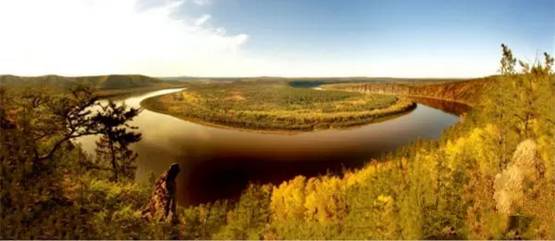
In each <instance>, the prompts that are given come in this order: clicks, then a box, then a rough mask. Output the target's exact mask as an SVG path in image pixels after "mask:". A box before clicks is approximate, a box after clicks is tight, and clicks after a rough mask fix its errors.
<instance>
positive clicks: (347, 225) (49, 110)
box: [0, 45, 555, 239]
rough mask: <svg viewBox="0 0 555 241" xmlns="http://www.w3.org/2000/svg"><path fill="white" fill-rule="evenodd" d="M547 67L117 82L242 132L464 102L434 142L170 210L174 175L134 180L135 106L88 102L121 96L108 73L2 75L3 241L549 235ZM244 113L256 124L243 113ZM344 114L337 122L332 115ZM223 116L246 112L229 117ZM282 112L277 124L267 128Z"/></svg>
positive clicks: (554, 79)
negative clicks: (417, 102) (297, 80)
mask: <svg viewBox="0 0 555 241" xmlns="http://www.w3.org/2000/svg"><path fill="white" fill-rule="evenodd" d="M543 57H544V58H543V59H542V60H538V61H536V62H533V63H526V62H519V63H518V64H517V60H516V58H515V57H514V56H513V54H512V51H511V50H510V49H509V48H508V47H506V46H505V45H503V46H502V57H501V61H500V68H499V69H500V74H499V75H498V76H492V77H487V78H483V79H477V80H469V81H460V80H457V81H445V82H440V83H428V84H425V85H420V84H406V83H404V84H400V83H397V84H395V85H393V84H392V85H390V84H384V83H373V82H371V81H369V82H368V83H361V82H360V81H358V80H357V81H356V82H353V83H341V84H337V83H335V84H337V85H335V84H332V85H330V86H328V87H326V86H325V85H324V86H322V87H323V88H324V89H326V88H330V89H328V90H313V89H299V88H295V89H292V88H291V87H289V86H287V85H284V84H283V83H281V82H280V83H255V82H252V83H250V82H248V81H243V82H233V83H231V84H230V83H209V84H199V83H187V84H186V85H183V83H171V84H170V83H167V82H162V81H160V80H154V78H152V79H153V80H150V79H151V78H149V77H140V79H146V80H145V81H138V82H137V81H136V78H138V77H125V76H120V77H117V79H118V81H115V82H117V83H121V82H123V83H134V84H133V85H134V86H137V87H140V88H136V89H135V90H140V89H141V88H144V87H148V88H159V87H160V86H173V87H176V86H180V87H182V86H186V88H188V89H187V91H184V92H180V93H178V94H171V95H167V96H162V97H159V98H154V99H150V100H147V101H146V102H145V103H144V104H145V106H146V107H147V108H154V109H160V111H162V112H166V113H170V112H171V113H172V114H173V113H177V114H176V115H178V116H180V115H183V116H184V117H186V118H192V119H196V118H198V120H201V121H208V122H212V123H216V124H223V125H229V126H233V127H247V128H253V127H252V124H244V123H254V120H257V121H260V123H262V126H254V129H257V128H268V127H270V128H274V127H275V128H276V129H289V128H288V127H287V125H288V124H297V123H302V124H299V125H293V126H294V127H295V128H293V129H301V130H304V129H307V130H312V129H319V128H332V127H335V126H339V127H342V126H345V125H351V123H354V124H362V123H369V122H372V121H373V120H374V118H375V115H373V114H375V113H376V112H373V111H378V112H381V111H382V110H384V109H386V110H387V109H388V108H391V107H395V108H394V110H399V109H401V110H402V111H405V109H404V108H406V106H410V105H411V103H412V102H411V101H406V97H409V96H419V97H430V98H447V99H450V100H453V101H458V102H461V103H466V104H468V105H470V106H472V109H471V110H470V111H469V112H467V113H465V114H464V117H463V118H462V121H460V122H458V123H457V124H456V125H454V126H452V127H450V128H449V129H447V130H446V131H445V132H444V134H443V135H442V136H441V138H440V139H438V140H419V141H415V142H414V143H413V144H411V145H408V146H405V147H402V148H400V149H398V150H396V151H394V152H391V153H388V154H387V155H384V156H383V157H382V158H379V159H372V160H368V163H367V164H366V165H365V166H364V167H362V168H359V169H352V170H345V171H344V172H343V173H342V174H340V175H335V174H328V175H320V176H313V177H306V176H298V177H296V178H293V179H291V180H287V181H284V182H283V183H281V184H277V185H276V184H267V183H252V184H250V185H248V187H246V188H245V189H244V191H243V193H242V194H241V195H240V197H238V198H236V199H229V200H218V201H214V202H210V203H203V204H200V205H188V206H180V205H176V204H175V199H174V200H173V201H171V195H174V194H175V193H174V191H175V190H174V189H175V187H174V186H173V185H172V181H173V179H174V178H175V176H176V175H179V174H178V173H180V169H179V168H178V166H176V165H172V166H171V167H168V171H167V172H165V173H159V174H158V175H161V176H160V177H159V178H158V179H157V180H158V181H156V179H153V180H152V182H151V183H139V182H135V181H134V170H135V169H134V168H135V164H134V159H135V158H136V155H135V154H134V153H133V152H132V151H131V150H130V149H129V146H130V145H132V144H133V143H137V142H140V141H141V135H140V129H139V130H137V129H136V128H133V127H134V126H133V125H132V124H130V123H131V120H133V118H134V117H136V116H137V115H138V114H139V113H140V111H141V110H140V109H134V108H128V107H126V106H123V105H122V106H120V105H116V104H114V103H113V102H111V101H109V102H108V103H99V102H98V99H99V96H98V91H99V90H100V91H108V92H109V91H112V90H114V89H115V90H117V88H112V87H113V86H112V84H110V85H108V84H106V85H103V84H102V83H107V82H106V81H107V80H109V79H110V78H109V77H95V79H99V80H100V81H84V80H80V79H71V80H59V79H64V78H63V77H37V78H36V79H33V80H30V82H25V83H27V84H26V85H22V86H19V84H20V83H22V82H21V81H10V79H14V78H19V77H14V76H8V77H0V130H1V132H0V175H1V177H2V178H1V180H0V187H1V188H0V205H1V208H0V217H1V219H0V227H1V229H0V238H1V239H171V238H179V239H553V238H555V225H553V220H555V208H554V207H555V158H554V157H555V148H554V146H555V145H554V143H555V141H554V138H555V137H554V135H555V133H554V131H555V109H554V108H555V95H554V91H555V76H554V73H553V64H554V60H553V58H552V57H551V56H550V55H548V54H547V53H546V54H545V55H544V56H543ZM54 79H56V83H60V82H61V83H70V84H55V85H52V84H51V83H50V80H54ZM35 81H38V83H35ZM79 81H83V82H84V83H78V84H77V83H76V82H79ZM85 82H86V83H85ZM108 83H110V82H108ZM144 83H148V84H144ZM257 85H262V87H264V88H261V86H257ZM318 85H320V84H318ZM110 86H112V87H110ZM115 86H118V85H115ZM216 86H217V87H221V88H215V87H216ZM29 87H31V88H29ZM228 88H237V90H230V89H228ZM251 88H253V89H251ZM344 90H347V92H344ZM233 91H237V92H233ZM358 91H360V92H364V94H362V93H357V92H358ZM126 92H127V91H126ZM230 94H231V95H230ZM380 94H382V95H380ZM383 94H394V95H395V96H392V95H383ZM257 95H260V96H261V97H260V98H254V99H253V100H255V101H256V103H249V101H250V98H252V97H253V96H257ZM284 96H287V97H288V98H283V97H284ZM203 98H204V99H203ZM206 100H208V101H206ZM203 101H206V102H203ZM260 101H262V102H260ZM158 102H159V103H158ZM162 104H163V105H162ZM184 106H187V107H188V108H187V109H186V110H185V109H184V108H183V107H184ZM403 106H404V108H403ZM166 108H167V109H166ZM250 108H254V110H255V111H257V112H256V113H257V114H252V115H249V114H245V113H246V111H247V109H250ZM267 108H270V110H273V111H269V113H264V110H265V109H267ZM91 109H97V110H99V111H96V112H93V111H91ZM345 109H347V110H349V112H348V113H347V115H346V117H345V118H339V120H335V119H334V118H333V116H335V115H338V113H342V111H341V110H345ZM235 110H237V112H233V111H235ZM276 110H279V111H276ZM314 110H316V111H317V113H318V114H311V111H314ZM231 113H237V115H239V113H243V114H241V116H239V117H236V119H231V120H230V121H225V120H224V119H226V118H229V117H230V116H231ZM261 113H264V114H265V115H266V116H264V117H261ZM281 113H286V114H287V115H288V118H285V119H283V120H279V118H280V116H279V115H278V114H281ZM361 113H363V114H361ZM388 113H389V112H388ZM203 115H205V116H203ZM327 115H329V119H327V118H328V116H327ZM206 116H210V118H207V117H206ZM352 116H356V117H357V118H356V120H354V119H352V118H351V117H352ZM234 118H235V117H234ZM299 118H301V119H302V121H301V119H299ZM320 121H322V122H323V123H324V124H323V125H322V126H321V127H320V126H319V125H318V124H317V123H318V122H320ZM343 121H346V122H343ZM345 123H347V124H345ZM87 135H98V136H99V137H100V140H99V141H98V143H97V152H96V153H95V154H96V155H90V154H87V153H84V152H83V150H82V148H81V147H80V145H78V144H76V142H75V139H76V138H79V137H81V136H87ZM152 161H156V160H152ZM160 193H163V194H168V195H169V196H167V197H166V196H164V195H161V194H160ZM170 194H171V195H170Z"/></svg>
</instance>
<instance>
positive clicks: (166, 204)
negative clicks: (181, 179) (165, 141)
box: [142, 163, 180, 223]
mask: <svg viewBox="0 0 555 241" xmlns="http://www.w3.org/2000/svg"><path fill="white" fill-rule="evenodd" d="M179 171H180V169H179V164H177V163H174V164H172V165H171V166H170V168H169V169H168V170H167V171H166V172H164V174H162V175H161V176H160V177H159V178H158V179H157V180H156V183H155V184H154V190H153V191H152V196H151V197H150V201H149V203H148V205H147V207H146V208H145V209H144V210H143V213H142V214H143V218H145V219H148V220H159V221H166V222H172V223H174V222H177V213H176V196H175V194H176V183H175V178H176V177H177V174H179Z"/></svg>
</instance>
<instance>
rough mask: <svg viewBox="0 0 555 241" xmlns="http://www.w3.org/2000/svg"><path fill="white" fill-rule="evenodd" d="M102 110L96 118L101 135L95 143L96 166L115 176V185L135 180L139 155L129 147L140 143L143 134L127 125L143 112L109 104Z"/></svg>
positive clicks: (109, 102)
mask: <svg viewBox="0 0 555 241" xmlns="http://www.w3.org/2000/svg"><path fill="white" fill-rule="evenodd" d="M100 108H101V110H100V111H98V113H97V114H96V115H95V116H94V117H93V120H94V121H95V123H97V124H98V125H99V133H100V134H101V135H102V136H101V137H100V140H99V141H97V142H96V145H97V147H96V154H97V163H96V164H97V165H98V166H99V167H100V168H101V169H108V170H110V172H111V173H112V177H111V179H112V180H113V181H116V182H117V181H120V180H133V179H134V178H135V169H136V168H137V167H136V166H135V159H136V158H137V153H135V152H134V151H132V150H130V149H129V145H130V144H133V143H135V142H138V141H140V140H141V134H140V133H137V132H134V131H133V130H134V129H137V127H134V126H131V125H129V124H127V122H129V121H131V120H132V119H133V118H134V117H135V116H137V115H138V114H139V112H140V109H136V108H129V109H128V108H127V106H125V105H120V106H118V105H116V104H115V103H114V102H113V101H108V104H107V105H100Z"/></svg>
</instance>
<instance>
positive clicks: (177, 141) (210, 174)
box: [79, 89, 458, 205]
mask: <svg viewBox="0 0 555 241" xmlns="http://www.w3.org/2000/svg"><path fill="white" fill-rule="evenodd" d="M180 90H181V89H165V90H158V91H152V92H148V93H143V94H138V95H135V96H130V97H126V98H125V99H120V100H117V101H118V102H125V103H126V104H127V105H129V106H133V107H139V106H140V102H141V101H142V100H144V99H146V98H149V97H152V96H157V95H163V94H168V93H172V92H175V91H180ZM436 102H437V101H436ZM440 102H441V101H440ZM442 103H443V104H442V105H431V106H436V107H437V106H450V105H449V103H448V102H442ZM446 103H447V105H446ZM457 120H458V117H457V115H455V114H453V113H448V112H445V111H443V110H440V109H435V108H432V107H430V106H428V105H425V104H420V103H419V104H418V106H417V107H416V109H414V110H413V111H411V112H410V113H407V114H404V115H401V116H399V117H396V118H393V119H390V120H387V121H384V122H379V123H373V124H369V125H364V126H359V127H353V128H348V129H338V130H321V131H314V132H302V133H260V132H255V131H245V130H236V129H230V128H218V127H210V126H204V125H200V124H196V123H192V122H189V121H184V120H182V119H178V118H175V117H172V116H169V115H165V114H160V113H156V112H153V111H150V110H147V109H145V110H143V111H142V112H141V113H140V114H139V115H138V116H137V117H136V118H135V119H134V120H133V122H132V125H135V126H138V127H139V131H140V132H141V133H142V134H143V139H142V140H141V141H140V142H139V143H136V144H133V145H132V149H133V150H134V151H136V152H137V153H138V154H139V157H138V158H137V166H138V168H137V173H136V179H137V181H139V182H147V181H148V179H149V177H150V176H151V175H152V174H151V173H153V174H154V175H156V176H159V175H160V174H161V173H162V172H163V171H165V170H166V169H167V168H168V167H169V165H170V164H171V163H174V162H178V163H180V165H181V173H180V174H179V176H178V179H177V182H178V183H177V189H178V199H179V202H180V203H181V204H182V205H187V204H198V203H202V202H208V201H214V200H216V199H220V198H233V197H236V196H237V195H238V194H239V193H240V191H241V190H242V189H243V188H244V187H245V186H246V185H247V184H248V183H249V182H259V183H266V182H273V183H279V182H281V181H283V180H287V179H289V178H292V177H294V176H296V175H300V174H302V175H307V176H313V175H318V174H323V173H326V172H332V173H336V172H339V171H341V170H342V169H343V168H356V167H360V166H361V165H363V164H364V163H365V162H367V161H368V160H369V159H370V158H372V157H376V156H378V155H380V154H383V153H385V152H388V151H392V150H394V149H395V148H397V147H399V146H402V145H405V144H408V143H410V142H413V141H415V140H417V139H427V138H437V137H439V136H440V134H441V132H442V130H444V129H445V128H447V127H449V126H450V125H452V124H454V123H455V122H457ZM95 139H96V137H86V138H82V139H80V140H79V142H80V143H81V144H82V146H83V148H84V149H85V150H86V151H87V152H91V153H92V152H93V151H94V146H95V144H94V141H95Z"/></svg>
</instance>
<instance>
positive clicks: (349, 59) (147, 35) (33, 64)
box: [0, 0, 497, 77]
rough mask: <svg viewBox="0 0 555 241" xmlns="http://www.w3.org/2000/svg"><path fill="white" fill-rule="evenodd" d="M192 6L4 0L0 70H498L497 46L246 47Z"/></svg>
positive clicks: (127, 0)
mask: <svg viewBox="0 0 555 241" xmlns="http://www.w3.org/2000/svg"><path fill="white" fill-rule="evenodd" d="M185 2H186V3H187V4H184V3H185ZM191 4H197V5H206V4H210V1H209V0H181V1H179V0H117V1H116V0H49V1H44V0H0V34H1V36H0V74H17V75H43V74H61V75H92V74H115V73H136V74H146V75H151V76H178V75H193V76H262V75H265V76H289V77H291V76H407V77H408V76H411V77H426V76H435V77H439V76H480V75H483V74H488V73H495V70H496V62H495V61H489V60H491V59H496V58H497V57H496V54H497V52H496V51H494V53H493V54H495V56H490V55H489V52H488V54H482V55H483V56H480V59H482V61H481V62H480V61H478V62H476V60H475V59H472V58H470V57H469V58H465V59H454V58H451V57H450V56H459V55H460V54H461V53H455V55H447V56H445V55H444V56H438V57H437V58H436V56H435V55H430V54H428V55H426V54H420V55H417V54H408V55H406V56H409V57H403V58H397V57H395V56H398V54H397V55H396V54H391V53H363V52H360V53H358V52H357V53H356V54H353V55H354V56H346V55H340V56H334V55H327V54H322V53H324V52H326V53H327V52H329V53H334V52H340V51H334V49H333V46H330V47H331V48H330V49H329V50H326V51H321V52H312V53H309V52H306V51H305V52H302V53H298V52H294V53H291V52H288V51H290V50H289V49H272V50H271V53H269V54H268V53H267V54H266V55H262V56H261V55H257V53H256V52H249V53H247V52H246V51H245V50H244V46H245V44H246V43H247V42H248V41H250V36H249V35H248V34H246V33H238V34H229V33H228V31H226V29H225V28H223V27H222V26H213V25H212V24H211V23H212V22H209V21H210V20H211V15H208V14H205V15H202V16H201V17H198V18H194V17H191V16H181V18H176V17H177V16H176V11H177V9H178V8H186V7H188V6H189V7H194V6H191ZM181 10H182V9H181ZM179 12H183V11H179ZM345 44H346V45H348V44H351V43H348V42H346V43H345ZM465 51H468V50H465ZM475 54H480V53H479V52H477V53H475ZM403 56H405V55H403ZM440 57H441V58H440ZM468 63H474V64H470V65H469V64H468Z"/></svg>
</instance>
